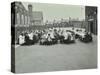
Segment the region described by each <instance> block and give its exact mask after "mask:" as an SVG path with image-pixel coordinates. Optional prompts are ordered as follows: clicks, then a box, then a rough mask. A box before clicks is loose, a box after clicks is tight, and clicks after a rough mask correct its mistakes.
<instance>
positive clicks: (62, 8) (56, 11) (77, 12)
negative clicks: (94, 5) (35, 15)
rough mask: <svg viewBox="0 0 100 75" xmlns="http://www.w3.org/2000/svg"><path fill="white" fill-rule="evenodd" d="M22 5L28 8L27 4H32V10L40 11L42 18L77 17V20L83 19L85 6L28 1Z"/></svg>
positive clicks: (51, 19)
mask: <svg viewBox="0 0 100 75" xmlns="http://www.w3.org/2000/svg"><path fill="white" fill-rule="evenodd" d="M22 4H23V5H24V7H25V8H26V9H27V10H28V4H31V5H32V6H33V9H32V10H33V11H42V12H43V20H44V22H45V21H46V20H48V21H53V20H54V19H55V20H61V18H63V19H68V18H69V17H71V18H72V19H75V18H79V20H83V19H85V7H84V6H81V5H63V4H47V3H29V2H23V3H22Z"/></svg>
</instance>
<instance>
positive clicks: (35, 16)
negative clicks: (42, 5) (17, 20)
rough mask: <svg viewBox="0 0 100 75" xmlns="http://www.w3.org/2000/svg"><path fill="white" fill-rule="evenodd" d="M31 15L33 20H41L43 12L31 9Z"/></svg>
mask: <svg viewBox="0 0 100 75" xmlns="http://www.w3.org/2000/svg"><path fill="white" fill-rule="evenodd" d="M32 17H33V20H42V19H43V13H42V12H41V11H33V12H32Z"/></svg>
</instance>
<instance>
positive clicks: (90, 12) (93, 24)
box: [85, 6, 97, 35]
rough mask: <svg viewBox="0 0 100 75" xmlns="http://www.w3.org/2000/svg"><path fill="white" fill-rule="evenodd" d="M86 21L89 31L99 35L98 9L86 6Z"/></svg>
mask: <svg viewBox="0 0 100 75" xmlns="http://www.w3.org/2000/svg"><path fill="white" fill-rule="evenodd" d="M85 19H86V22H87V24H86V29H87V31H89V32H91V33H93V34H95V35H97V7H94V6H86V7H85Z"/></svg>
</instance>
